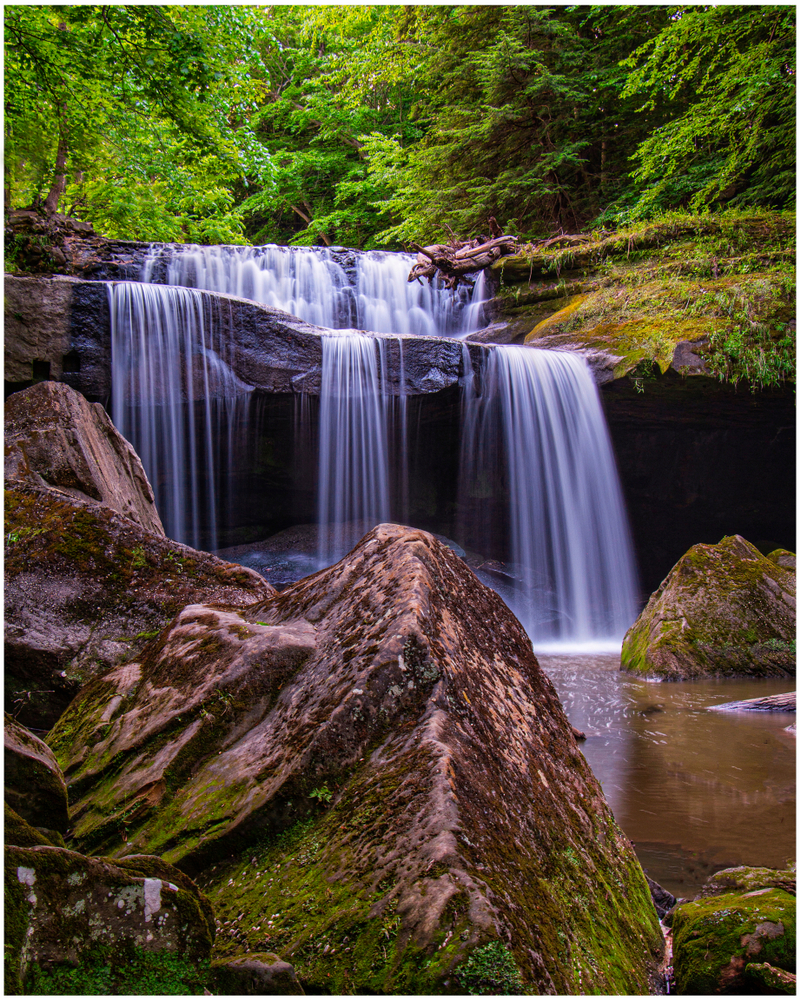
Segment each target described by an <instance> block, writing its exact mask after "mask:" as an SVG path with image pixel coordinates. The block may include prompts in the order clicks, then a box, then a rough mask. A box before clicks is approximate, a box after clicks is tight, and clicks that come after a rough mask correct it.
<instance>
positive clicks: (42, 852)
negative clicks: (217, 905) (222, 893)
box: [5, 846, 214, 993]
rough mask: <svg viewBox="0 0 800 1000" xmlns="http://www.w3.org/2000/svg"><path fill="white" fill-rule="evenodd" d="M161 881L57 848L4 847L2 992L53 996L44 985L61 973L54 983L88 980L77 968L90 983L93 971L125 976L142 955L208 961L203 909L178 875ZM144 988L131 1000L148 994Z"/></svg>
mask: <svg viewBox="0 0 800 1000" xmlns="http://www.w3.org/2000/svg"><path fill="white" fill-rule="evenodd" d="M130 869H133V870H130ZM162 874H166V876H167V877H166V878H163V877H155V878H151V877H145V876H141V875H139V874H137V873H136V871H135V869H134V866H130V868H129V870H125V869H123V868H122V867H121V866H119V865H115V864H111V863H109V862H108V861H105V860H102V859H97V858H87V857H84V856H83V855H80V854H76V853H75V852H74V851H67V850H63V849H62V848H58V847H46V846H38V847H27V848H26V847H6V857H5V888H6V900H5V947H6V953H5V959H6V969H5V974H6V983H5V985H6V992H10V993H19V992H29V991H30V992H33V993H43V992H52V990H50V989H48V988H47V985H48V982H50V983H52V982H53V980H54V974H55V973H57V972H58V970H59V969H60V970H61V971H62V973H63V974H62V975H57V974H56V975H55V981H56V982H61V981H62V980H65V981H66V982H68V981H69V980H70V978H72V979H73V980H74V978H75V973H76V971H77V972H79V973H81V974H82V975H83V974H85V972H86V969H83V970H82V966H88V967H89V969H90V975H89V978H90V979H94V978H97V976H98V970H97V968H96V966H98V965H99V966H100V968H101V969H102V968H106V969H107V970H109V971H110V972H113V970H114V968H115V967H116V968H118V969H120V970H122V974H123V975H124V972H125V967H126V966H129V964H130V962H131V961H132V960H136V959H137V958H139V959H140V958H141V956H142V955H143V954H146V953H158V952H164V953H166V954H167V955H168V956H169V957H170V958H173V959H176V958H177V959H183V960H186V961H187V962H191V963H197V962H203V961H207V959H208V956H209V953H210V951H211V946H212V944H213V940H214V926H213V922H211V923H209V920H208V918H207V912H208V902H207V901H206V900H203V898H202V894H201V893H200V892H199V890H198V889H197V888H196V887H194V888H193V889H188V888H186V884H185V880H184V879H183V877H182V876H181V875H180V873H178V872H175V877H174V878H173V877H172V870H171V869H170V870H168V871H166V872H162ZM79 978H80V976H79ZM110 984H111V985H113V976H111V979H110ZM63 985H65V983H62V986H63ZM73 985H74V982H73ZM142 986H143V984H142V983H140V988H139V990H137V991H136V992H138V993H147V992H148V991H147V990H146V989H143V988H142ZM89 992H94V991H93V990H89ZM97 992H103V991H102V990H101V991H97ZM105 992H112V990H111V989H107V990H106V991H105Z"/></svg>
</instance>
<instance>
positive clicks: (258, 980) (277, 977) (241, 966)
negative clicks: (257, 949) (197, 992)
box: [210, 952, 305, 997]
mask: <svg viewBox="0 0 800 1000" xmlns="http://www.w3.org/2000/svg"><path fill="white" fill-rule="evenodd" d="M210 978H211V985H212V987H213V990H214V992H215V993H218V994H219V995H221V996H234V997H240V996H244V997H250V996H253V997H263V996H281V997H284V996H305V990H304V989H303V987H302V986H301V985H300V981H299V980H298V978H297V973H296V972H295V971H294V969H293V968H292V966H291V965H289V963H288V962H283V961H281V959H279V958H278V956H277V955H273V954H271V953H270V952H263V953H262V954H249V955H242V956H240V957H239V958H231V959H228V960H227V961H225V960H218V961H216V962H212V963H211V977H210Z"/></svg>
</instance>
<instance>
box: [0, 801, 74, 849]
mask: <svg viewBox="0 0 800 1000" xmlns="http://www.w3.org/2000/svg"><path fill="white" fill-rule="evenodd" d="M3 839H4V842H5V843H6V844H13V845H14V846H15V847H37V846H39V845H44V846H46V847H66V846H67V845H66V844H64V843H63V838H61V839H62V843H56V842H55V841H54V840H53V839H52V838H51V837H50V836H48V834H45V833H42V831H41V830H37V829H36V827H34V826H31V824H30V823H29V822H28V821H27V820H25V819H23V818H22V817H21V816H20V815H19V813H17V812H14V810H13V809H12V808H11V806H10V805H9V804H8V803H7V802H4V803H3Z"/></svg>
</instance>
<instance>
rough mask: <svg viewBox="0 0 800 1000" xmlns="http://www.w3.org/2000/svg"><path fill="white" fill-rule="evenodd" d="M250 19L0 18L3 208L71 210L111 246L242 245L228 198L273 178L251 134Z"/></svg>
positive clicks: (179, 12) (130, 10) (128, 10)
mask: <svg viewBox="0 0 800 1000" xmlns="http://www.w3.org/2000/svg"><path fill="white" fill-rule="evenodd" d="M259 16H260V15H258V13H257V12H255V11H253V10H251V9H249V8H225V7H162V6H155V5H154V6H128V5H122V6H111V5H108V6H98V5H86V6H66V7H56V6H25V7H23V6H19V7H9V8H7V10H6V12H5V33H6V185H7V186H6V206H7V207H11V206H13V204H15V203H16V204H21V203H23V204H24V203H25V201H26V200H27V199H30V203H32V204H33V205H34V206H36V207H39V208H40V209H41V210H43V211H44V212H45V213H53V212H54V211H56V209H57V208H58V207H59V206H60V205H61V204H66V205H67V207H68V210H70V211H72V212H74V213H75V214H77V215H79V216H80V217H84V218H86V217H88V218H89V219H90V221H93V222H94V223H95V224H96V225H98V227H99V228H101V229H102V230H104V231H105V232H106V233H108V235H115V236H136V237H139V238H141V237H144V238H150V239H196V238H202V237H206V238H209V237H211V238H214V237H228V238H230V237H239V238H241V237H240V234H241V220H240V217H239V215H238V213H237V212H236V210H235V205H234V196H233V192H232V187H233V185H234V183H236V182H237V181H238V182H239V183H250V182H252V180H258V181H259V182H262V183H263V182H265V181H268V176H269V158H268V156H267V154H266V151H265V150H264V148H263V146H261V145H260V144H259V143H257V142H256V141H255V140H254V138H253V135H252V132H251V130H250V129H249V126H248V117H249V114H250V113H251V111H252V110H253V109H254V107H255V105H254V101H255V98H256V97H257V95H258V92H259V85H258V82H257V81H256V80H255V79H253V77H252V76H251V74H250V72H249V66H250V65H251V64H252V62H253V61H254V60H257V59H258V53H257V51H255V50H252V51H251V49H252V46H250V42H249V38H250V36H251V35H252V30H251V29H252V28H253V26H254V25H256V26H257V23H258V17H259ZM243 57H244V58H243ZM65 196H66V197H65ZM70 203H71V204H70Z"/></svg>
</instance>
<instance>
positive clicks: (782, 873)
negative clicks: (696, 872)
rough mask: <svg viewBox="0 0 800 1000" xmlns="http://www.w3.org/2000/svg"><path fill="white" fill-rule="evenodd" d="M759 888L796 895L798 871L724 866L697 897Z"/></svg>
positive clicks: (706, 882)
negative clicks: (780, 890) (779, 890)
mask: <svg viewBox="0 0 800 1000" xmlns="http://www.w3.org/2000/svg"><path fill="white" fill-rule="evenodd" d="M759 889H783V890H784V891H785V892H788V893H789V894H790V895H792V896H794V895H796V893H797V872H796V870H795V869H794V868H787V869H785V870H780V869H775V868H754V867H750V866H747V865H740V866H739V867H738V868H723V869H722V871H718V872H716V873H715V874H714V875H712V876H711V878H709V879H707V880H706V881H705V883H704V885H703V887H702V889H701V890H700V892H699V893H698V894H697V898H698V899H706V898H708V897H709V896H721V895H723V894H724V893H729V892H740V893H748V892H756V891H757V890H759Z"/></svg>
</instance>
